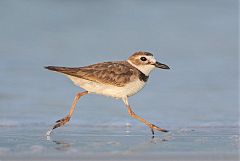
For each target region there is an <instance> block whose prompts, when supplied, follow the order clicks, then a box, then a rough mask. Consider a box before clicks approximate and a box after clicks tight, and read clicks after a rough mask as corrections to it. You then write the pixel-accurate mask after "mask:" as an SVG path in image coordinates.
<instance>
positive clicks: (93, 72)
mask: <svg viewBox="0 0 240 161" xmlns="http://www.w3.org/2000/svg"><path fill="white" fill-rule="evenodd" d="M46 68H47V69H49V70H53V71H57V72H61V73H64V74H67V75H71V76H74V77H78V78H82V79H86V80H90V81H94V82H98V83H104V84H110V85H115V86H119V87H122V86H124V85H125V84H126V83H128V82H131V81H132V80H134V79H136V77H137V75H138V73H137V72H138V71H137V69H134V68H133V67H132V66H131V65H130V64H128V63H127V62H124V61H121V62H104V63H98V64H93V65H89V66H85V67H78V68H68V67H54V66H48V67H46Z"/></svg>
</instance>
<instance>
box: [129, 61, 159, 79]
mask: <svg viewBox="0 0 240 161" xmlns="http://www.w3.org/2000/svg"><path fill="white" fill-rule="evenodd" d="M127 62H128V63H129V64H131V65H132V66H134V67H135V68H137V69H138V70H140V71H141V72H142V73H143V74H145V75H146V76H149V74H150V73H151V71H152V70H153V69H154V68H155V66H154V65H135V64H133V63H132V62H131V61H130V60H127Z"/></svg>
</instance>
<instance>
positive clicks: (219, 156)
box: [0, 125, 239, 161]
mask: <svg viewBox="0 0 240 161" xmlns="http://www.w3.org/2000/svg"><path fill="white" fill-rule="evenodd" d="M46 130H47V128H46V127H45V126H39V125H36V126H25V127H1V138H0V140H1V144H0V160H1V161H5V160H114V161H116V160H238V152H239V133H238V128H237V127H189V128H179V129H170V130H171V131H170V132H169V133H156V136H155V137H154V138H152V136H151V135H150V134H151V133H150V131H149V130H148V129H146V128H145V127H142V126H141V127H140V126H139V127H114V126H109V127H107V126H95V127H94V126H90V127H89V126H86V125H85V126H83V125H82V126H80V125H69V126H67V127H65V128H61V129H57V130H56V131H55V132H54V133H53V135H52V136H51V138H50V139H47V138H46V137H45V136H44V133H45V131H46Z"/></svg>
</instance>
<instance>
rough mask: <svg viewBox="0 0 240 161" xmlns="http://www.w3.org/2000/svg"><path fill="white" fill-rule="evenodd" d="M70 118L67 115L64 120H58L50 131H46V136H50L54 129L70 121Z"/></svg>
mask: <svg viewBox="0 0 240 161" xmlns="http://www.w3.org/2000/svg"><path fill="white" fill-rule="evenodd" d="M70 118H71V117H70V116H69V115H67V116H66V117H64V118H62V119H60V120H57V121H56V124H55V125H54V126H53V127H52V128H51V129H50V130H48V131H47V133H46V136H50V135H51V133H52V131H53V130H54V129H56V128H58V127H61V126H64V125H65V124H66V123H67V122H68V121H69V120H70Z"/></svg>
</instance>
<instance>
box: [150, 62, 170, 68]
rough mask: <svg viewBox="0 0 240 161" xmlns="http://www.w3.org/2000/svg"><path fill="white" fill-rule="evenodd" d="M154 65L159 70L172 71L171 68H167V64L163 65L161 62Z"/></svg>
mask: <svg viewBox="0 0 240 161" xmlns="http://www.w3.org/2000/svg"><path fill="white" fill-rule="evenodd" d="M154 65H155V67H157V68H162V69H170V68H169V66H167V65H166V64H162V63H159V62H156V63H155V64H154Z"/></svg>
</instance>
